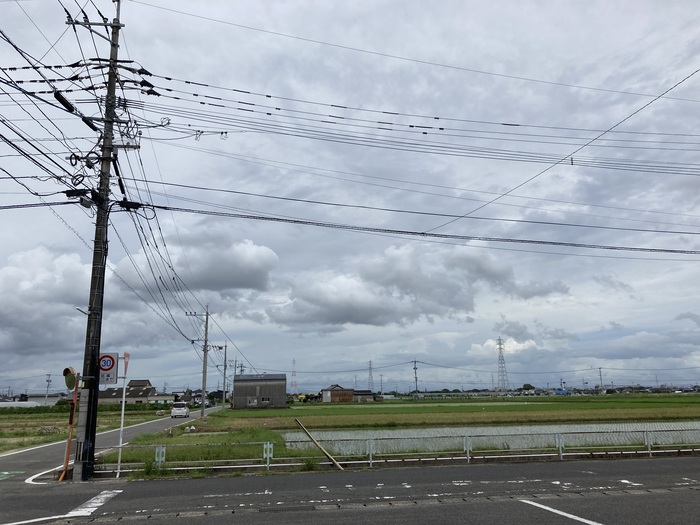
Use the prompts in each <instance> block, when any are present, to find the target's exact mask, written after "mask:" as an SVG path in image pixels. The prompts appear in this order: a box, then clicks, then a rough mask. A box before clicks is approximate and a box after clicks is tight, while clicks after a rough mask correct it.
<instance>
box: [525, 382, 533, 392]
mask: <svg viewBox="0 0 700 525" xmlns="http://www.w3.org/2000/svg"><path fill="white" fill-rule="evenodd" d="M534 389H535V387H534V386H532V385H531V384H530V383H525V384H524V385H523V390H534Z"/></svg>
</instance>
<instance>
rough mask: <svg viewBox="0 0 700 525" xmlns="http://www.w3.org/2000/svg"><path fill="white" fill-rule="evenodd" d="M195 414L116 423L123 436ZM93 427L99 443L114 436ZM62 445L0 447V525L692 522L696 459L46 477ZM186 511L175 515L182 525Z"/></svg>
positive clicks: (699, 482) (697, 491)
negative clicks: (139, 477)
mask: <svg viewBox="0 0 700 525" xmlns="http://www.w3.org/2000/svg"><path fill="white" fill-rule="evenodd" d="M184 423H187V424H195V425H196V419H195V418H190V419H189V420H173V419H171V418H169V417H168V418H164V419H161V420H156V421H153V422H149V423H146V424H142V425H137V426H134V427H129V428H127V429H125V431H124V436H125V441H128V440H129V439H131V438H132V437H133V436H134V435H136V434H138V433H141V432H156V431H159V430H164V429H166V428H168V427H170V426H172V425H176V424H184ZM118 439H119V433H118V431H111V432H106V433H101V434H99V435H98V439H97V446H98V448H100V449H101V448H105V447H112V446H116V445H117V444H118ZM64 453H65V444H64V443H63V442H62V443H57V444H54V445H49V446H44V447H40V448H35V449H32V450H25V451H22V452H18V453H11V454H6V455H4V456H0V525H6V524H20V523H22V524H24V523H27V524H29V523H49V524H59V523H60V524H64V523H66V524H67V523H71V524H76V523H88V522H89V523H113V522H116V521H127V522H129V521H142V520H148V521H151V522H152V521H157V522H162V523H170V522H176V521H180V518H185V520H186V523H187V524H188V525H200V524H201V525H204V524H207V525H210V524H212V525H217V524H219V523H231V522H235V523H240V524H244V525H245V524H263V523H265V524H267V523H270V522H276V523H285V524H296V523H299V524H301V523H304V525H316V524H321V523H323V524H327V523H328V522H329V521H332V522H333V523H334V525H343V524H346V523H347V524H350V523H352V524H353V525H362V524H365V523H377V522H380V523H383V524H393V523H397V524H398V523H401V524H402V525H406V524H412V523H430V522H431V521H432V522H434V523H435V524H436V525H440V524H452V523H455V524H456V523H460V524H464V523H478V524H491V523H493V524H496V523H498V524H499V525H503V524H510V523H538V524H543V525H546V524H565V523H588V524H591V525H595V524H619V523H635V524H639V525H642V524H647V523H648V524H654V525H659V524H685V523H688V524H691V523H698V522H700V457H691V456H687V457H677V458H645V459H617V460H595V461H552V462H541V463H513V464H503V463H498V464H470V465H467V464H464V465H458V466H454V465H452V466H434V467H415V468H385V469H380V470H361V471H343V472H309V473H296V474H290V473H286V474H273V475H244V476H224V477H219V478H206V479H178V480H150V481H128V480H125V479H119V480H116V479H111V480H101V481H91V482H86V483H83V482H63V483H56V482H46V481H43V482H42V481H41V480H46V476H43V477H41V478H39V480H38V481H36V480H35V482H33V483H28V482H27V481H28V480H31V478H32V477H33V476H35V475H36V474H39V473H41V472H45V471H47V470H49V469H51V468H53V467H56V466H59V465H62V463H63V457H64ZM184 522H185V521H183V523H184Z"/></svg>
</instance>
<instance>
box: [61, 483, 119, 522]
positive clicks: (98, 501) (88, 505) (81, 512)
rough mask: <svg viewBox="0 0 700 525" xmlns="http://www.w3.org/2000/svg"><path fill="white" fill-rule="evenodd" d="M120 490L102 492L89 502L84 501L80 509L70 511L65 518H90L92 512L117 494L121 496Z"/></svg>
mask: <svg viewBox="0 0 700 525" xmlns="http://www.w3.org/2000/svg"><path fill="white" fill-rule="evenodd" d="M121 492H122V491H121V490H103V491H102V492H100V493H99V494H98V495H97V496H95V497H94V498H92V499H91V500H89V501H86V502H85V503H83V504H82V505H80V507H77V508H75V509H73V510H71V511H70V512H69V513H68V514H66V517H67V518H73V517H75V516H90V515H91V514H92V513H93V512H95V511H96V510H97V509H99V508H100V507H101V506H102V505H104V504H105V503H107V502H108V501H109V500H111V499H112V498H113V497H114V496H116V495H117V494H121Z"/></svg>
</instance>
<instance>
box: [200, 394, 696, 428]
mask: <svg viewBox="0 0 700 525" xmlns="http://www.w3.org/2000/svg"><path fill="white" fill-rule="evenodd" d="M295 419H299V420H300V421H301V422H302V423H303V424H304V426H306V427H307V428H308V429H367V428H420V427H423V428H426V427H450V426H470V425H479V426H483V425H519V424H528V425H532V424H552V423H598V422H600V423H609V422H621V421H646V422H649V421H654V422H662V421H693V420H700V395H695V394H688V395H683V394H679V395H674V394H665V395H661V394H646V395H645V394H639V395H607V396H550V397H544V396H543V397H537V398H517V397H514V398H492V399H488V398H477V399H473V400H460V401H450V400H445V401H416V402H412V401H385V402H381V403H365V404H358V403H351V404H332V405H331V404H320V403H318V404H316V403H314V404H294V405H292V406H291V407H290V408H289V409H268V410H236V411H231V410H226V411H223V412H217V413H214V414H212V415H211V416H209V417H207V420H206V422H201V424H200V428H202V429H206V430H207V431H210V432H218V431H236V430H241V429H245V428H251V427H263V428H266V429H269V430H284V431H286V430H290V429H297V428H298V427H297V424H296V422H295Z"/></svg>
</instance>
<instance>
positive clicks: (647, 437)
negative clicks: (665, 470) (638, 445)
mask: <svg viewBox="0 0 700 525" xmlns="http://www.w3.org/2000/svg"><path fill="white" fill-rule="evenodd" d="M653 441H654V439H653V438H652V437H651V433H650V432H649V431H648V430H645V431H644V444H645V445H646V446H647V451H648V452H649V457H652V456H653V455H654V454H653V453H652V451H651V447H652V445H653Z"/></svg>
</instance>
